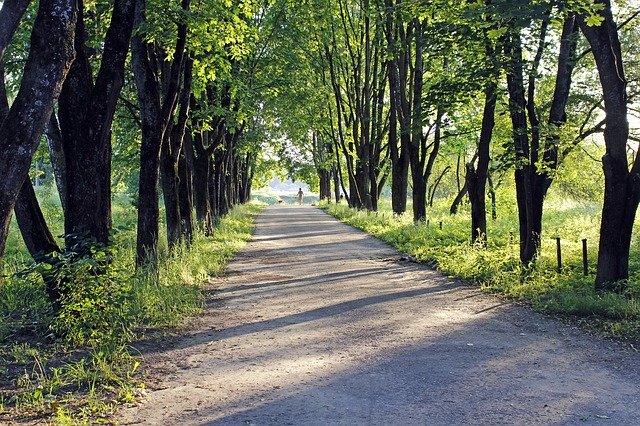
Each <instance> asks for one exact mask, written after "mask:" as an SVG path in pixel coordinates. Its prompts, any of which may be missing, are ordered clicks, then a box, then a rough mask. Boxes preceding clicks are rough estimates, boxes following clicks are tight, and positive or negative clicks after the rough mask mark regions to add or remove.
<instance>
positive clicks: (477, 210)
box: [465, 47, 497, 244]
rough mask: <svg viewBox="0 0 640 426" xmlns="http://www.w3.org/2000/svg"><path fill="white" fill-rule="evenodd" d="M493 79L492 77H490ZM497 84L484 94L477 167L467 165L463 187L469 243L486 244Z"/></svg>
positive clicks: (487, 87)
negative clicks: (466, 193)
mask: <svg viewBox="0 0 640 426" xmlns="http://www.w3.org/2000/svg"><path fill="white" fill-rule="evenodd" d="M493 53H494V52H493V48H491V47H488V48H487V57H492V55H493ZM492 77H493V76H492ZM496 90H497V84H496V82H495V81H493V80H490V81H489V82H488V83H487V85H486V87H485V92H484V109H483V112H482V127H481V129H480V139H479V140H478V165H477V167H474V164H473V161H472V162H470V163H468V164H467V166H466V168H467V174H466V177H465V186H466V187H467V188H468V189H469V202H470V203H471V241H472V242H474V243H475V242H476V241H478V240H479V239H481V240H482V242H483V243H485V244H486V242H487V207H486V197H485V193H486V184H487V175H488V173H489V162H490V161H491V157H490V148H491V137H492V135H493V127H494V125H495V109H496V100H497V96H496Z"/></svg>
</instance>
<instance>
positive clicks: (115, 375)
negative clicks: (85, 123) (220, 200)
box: [0, 198, 262, 424]
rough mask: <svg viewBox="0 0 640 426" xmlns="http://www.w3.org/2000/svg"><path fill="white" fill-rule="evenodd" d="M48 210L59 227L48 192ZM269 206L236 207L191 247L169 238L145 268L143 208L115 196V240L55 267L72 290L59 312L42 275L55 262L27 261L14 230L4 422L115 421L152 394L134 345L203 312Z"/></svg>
mask: <svg viewBox="0 0 640 426" xmlns="http://www.w3.org/2000/svg"><path fill="white" fill-rule="evenodd" d="M43 207H44V210H45V212H48V214H49V217H54V220H52V223H53V226H54V229H55V226H56V224H57V223H58V222H57V221H56V220H55V215H56V214H57V213H58V210H56V206H55V205H53V206H50V205H48V204H47V200H46V198H45V200H44V202H43ZM57 208H58V209H59V207H57ZM261 208H262V207H261V206H259V205H257V204H248V205H244V206H239V207H236V208H234V209H233V210H232V212H231V213H230V214H229V215H227V216H226V217H224V218H222V219H221V220H220V221H219V223H218V224H217V226H216V228H215V230H214V232H213V236H205V235H204V234H202V233H200V232H196V234H195V235H194V238H193V241H192V243H191V244H190V246H189V247H187V246H182V247H178V248H176V249H173V250H171V251H169V250H168V249H167V248H166V243H164V245H162V244H161V247H162V249H161V250H162V251H161V254H160V258H161V261H160V262H159V266H158V267H157V269H154V270H146V271H145V270H138V271H136V269H135V267H134V264H133V260H134V259H135V211H134V210H133V209H132V208H131V207H130V205H127V203H126V202H116V203H115V204H114V218H115V220H114V222H115V223H116V224H117V229H116V233H115V235H114V242H113V244H112V245H110V246H109V247H103V248H100V247H93V248H91V253H90V255H86V256H77V255H76V256H69V257H68V258H65V255H60V259H59V261H58V263H57V264H56V267H55V273H56V274H57V275H56V277H57V278H59V279H61V281H60V282H63V283H64V288H66V289H67V291H65V292H64V296H63V298H62V304H61V309H60V311H59V312H58V313H57V314H55V315H54V313H53V309H52V306H51V304H50V303H49V300H48V298H47V294H46V292H45V289H44V284H43V280H42V276H43V272H45V273H46V272H48V270H49V269H51V266H50V265H42V264H38V265H30V266H28V267H27V266H26V265H27V261H28V259H29V257H28V255H27V254H26V253H25V251H24V247H21V244H22V242H21V241H19V233H18V232H17V231H16V230H15V229H14V230H13V232H12V233H11V234H10V240H9V245H8V252H9V253H10V254H9V255H8V256H7V259H8V262H7V264H6V265H5V276H4V282H3V284H2V286H0V423H3V422H5V421H7V422H8V421H15V420H21V421H28V420H34V419H38V420H42V419H46V420H47V421H50V422H52V423H54V424H98V423H110V422H112V418H111V415H112V414H113V412H114V410H115V409H114V407H115V406H116V405H117V404H119V403H123V402H131V401H133V399H134V398H135V397H136V396H137V395H139V394H140V393H143V392H144V383H142V382H141V379H140V378H139V376H138V375H137V374H136V372H137V371H138V369H139V366H140V364H139V363H140V361H139V359H138V357H136V354H137V353H136V349H135V348H134V347H132V342H133V341H134V340H135V339H139V338H142V337H143V336H144V335H145V333H146V332H148V330H157V329H164V328H166V327H174V326H178V325H179V324H180V323H181V322H183V320H184V318H185V317H187V316H190V315H194V314H196V313H198V312H200V311H201V309H202V307H203V287H202V285H203V283H206V282H207V280H208V279H209V278H210V277H212V276H216V275H219V274H220V273H222V272H223V270H224V268H225V265H226V263H227V261H228V260H229V259H230V258H231V257H232V256H233V255H234V253H236V252H237V251H238V250H239V249H240V248H241V247H242V245H243V244H244V243H245V242H246V241H248V240H249V238H250V237H251V233H252V230H253V217H254V216H255V215H256V214H257V213H258V212H259V211H260V210H261ZM60 219H61V217H60ZM16 234H17V236H16ZM96 268H100V270H101V273H95V271H96ZM61 277H63V278H61Z"/></svg>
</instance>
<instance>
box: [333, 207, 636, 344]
mask: <svg viewBox="0 0 640 426" xmlns="http://www.w3.org/2000/svg"><path fill="white" fill-rule="evenodd" d="M546 206H547V210H546V213H545V218H544V226H543V229H544V231H545V235H544V236H543V237H544V238H543V245H542V253H541V256H540V258H539V259H538V261H537V263H536V265H535V267H533V268H531V269H530V270H523V269H522V268H521V266H520V263H519V260H518V245H517V235H518V232H517V218H516V216H515V208H514V207H513V206H509V205H506V206H502V208H501V209H500V210H499V212H498V220H494V221H490V223H489V226H488V246H487V247H486V248H484V247H482V246H474V245H472V244H470V232H471V223H470V222H471V221H470V219H469V217H470V214H469V212H468V207H463V208H462V210H461V211H460V212H459V213H458V215H456V216H450V215H449V214H448V204H447V203H446V202H444V201H440V202H437V203H436V205H434V207H433V208H431V209H430V210H429V212H428V216H429V222H428V224H427V223H420V224H414V223H413V221H412V218H411V215H410V213H405V214H404V215H402V216H400V217H398V216H396V215H393V214H392V212H391V208H390V205H389V201H388V200H385V201H383V202H382V203H381V206H380V208H379V211H378V212H366V211H356V210H353V209H349V208H348V207H347V206H346V205H345V204H323V205H322V208H323V209H325V210H326V211H327V212H328V213H330V214H331V215H333V216H335V217H337V218H338V219H340V220H342V221H343V222H345V223H347V224H349V225H352V226H354V227H356V228H359V229H361V230H363V231H365V232H367V233H369V234H371V235H374V236H376V237H378V238H380V239H381V240H383V241H386V242H387V243H389V244H391V245H393V246H394V247H396V248H398V249H399V250H400V251H402V252H405V253H407V254H410V255H412V256H414V257H415V258H417V259H418V260H420V261H423V262H426V263H429V264H431V265H433V266H434V267H436V268H437V269H439V270H441V271H442V272H444V273H446V274H447V275H449V276H451V277H455V278H459V279H462V280H466V281H468V282H471V283H474V284H477V285H479V286H481V288H482V289H484V290H487V291H491V292H496V293H500V294H503V295H506V296H508V297H512V298H515V299H517V300H520V301H523V302H526V303H528V304H530V305H531V306H532V307H533V308H535V309H536V310H539V311H542V312H546V313H550V314H555V315H562V316H567V317H572V318H574V319H577V321H578V322H581V323H583V324H585V325H587V326H588V327H590V328H593V329H596V330H598V331H600V332H604V333H605V334H606V335H609V336H616V337H620V338H628V339H633V340H638V339H640V298H639V296H640V268H639V266H640V265H638V258H639V256H638V255H639V254H640V250H639V249H640V247H639V244H638V239H637V238H635V239H634V243H633V247H632V254H631V258H632V262H631V265H630V269H631V277H630V280H629V282H628V286H627V289H626V291H625V292H624V293H622V294H611V293H599V292H596V291H595V290H594V285H593V280H594V276H593V272H594V271H593V269H594V267H595V262H596V248H597V238H598V235H597V231H598V228H599V220H600V219H599V213H598V209H597V206H594V205H592V204H586V203H579V202H570V201H566V200H562V201H560V200H558V201H553V200H551V201H548V202H547V203H546ZM408 210H409V211H411V206H409V208H408ZM636 235H637V234H636ZM555 237H560V238H561V241H562V257H563V267H562V270H561V271H559V272H558V270H557V262H556V251H555ZM583 238H587V240H588V244H589V247H590V250H589V265H590V271H589V275H588V276H584V275H583V269H582V239H583Z"/></svg>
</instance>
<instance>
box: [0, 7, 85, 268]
mask: <svg viewBox="0 0 640 426" xmlns="http://www.w3.org/2000/svg"><path fill="white" fill-rule="evenodd" d="M75 24H76V12H75V2H74V1H71V0H42V1H40V4H39V8H38V14H37V16H36V19H35V22H34V25H33V31H32V33H31V45H30V50H29V56H28V58H27V63H26V66H25V69H24V73H23V75H22V81H21V84H20V89H19V91H18V94H17V96H16V98H15V100H14V102H13V104H12V105H11V109H10V110H9V112H8V115H7V117H6V119H5V120H4V121H3V122H2V123H1V124H0V152H3V153H4V155H2V156H0V176H2V177H3V178H2V180H1V181H0V258H1V256H2V255H3V254H4V249H5V244H6V239H7V234H8V231H9V222H10V219H11V212H12V211H13V208H14V205H15V203H16V199H17V198H18V193H19V192H20V189H21V187H22V185H23V183H24V181H25V179H26V178H27V175H28V172H29V166H30V164H31V159H32V157H33V154H34V152H35V150H36V148H37V146H38V143H39V141H40V137H41V135H42V133H43V132H44V129H45V127H46V125H47V121H48V120H49V117H50V116H51V113H52V111H53V106H54V103H55V101H56V99H57V98H58V96H59V95H60V91H61V89H62V82H63V81H64V79H65V77H66V75H67V73H68V71H69V68H70V65H71V62H72V61H73V58H74V49H73V35H74V31H75ZM3 25H4V23H3Z"/></svg>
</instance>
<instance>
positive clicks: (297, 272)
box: [122, 206, 640, 425]
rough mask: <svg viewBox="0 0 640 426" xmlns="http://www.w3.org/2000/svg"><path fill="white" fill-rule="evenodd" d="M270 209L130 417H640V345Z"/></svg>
mask: <svg viewBox="0 0 640 426" xmlns="http://www.w3.org/2000/svg"><path fill="white" fill-rule="evenodd" d="M399 258H400V254H399V253H398V252H396V251H395V250H393V249H392V248H390V247H389V246H387V245H386V244H384V243H382V242H380V241H379V240H376V239H374V238H372V237H369V236H366V235H365V234H363V233H361V232H359V231H356V230H353V229H352V228H350V227H348V226H346V225H343V224H341V223H339V222H337V221H336V220H334V219H333V218H331V217H329V216H327V215H326V214H324V213H323V212H321V211H319V210H317V209H315V208H312V207H306V206H302V207H292V206H283V207H280V206H278V207H270V208H268V209H267V210H265V212H264V213H263V214H262V215H261V216H259V218H258V220H257V228H256V233H255V237H254V239H253V241H252V242H251V243H250V244H249V245H248V246H247V247H246V249H245V250H244V251H243V252H242V253H240V255H239V256H238V257H237V259H236V260H235V261H233V262H232V263H231V264H230V265H229V269H228V274H227V276H226V277H225V278H223V279H220V280H218V281H216V282H215V283H213V285H212V288H211V292H210V294H209V295H208V300H207V310H206V312H205V313H204V314H203V316H202V317H200V318H198V319H196V320H194V321H193V322H192V324H191V325H190V328H189V329H188V330H187V333H186V334H185V335H184V336H182V337H180V338H177V339H176V340H175V341H173V342H171V344H170V345H169V347H166V348H163V347H162V346H159V345H156V346H154V347H152V348H151V349H147V350H146V353H145V354H144V357H145V359H146V361H147V362H148V363H150V364H151V365H153V366H155V367H154V368H153V369H152V371H151V374H150V380H149V387H150V390H149V393H148V396H147V398H146V399H145V400H144V401H143V402H142V403H141V404H140V406H138V407H132V408H129V409H126V410H124V412H123V417H122V422H123V423H126V424H149V425H208V424H231V425H246V424H278V425H287V424H295V425H302V424H304V425H307V424H310V425H326V424H348V425H352V424H380V425H389V424H398V425H406V424H428V425H439V424H442V425H449V424H608V425H623V424H628V425H632V424H635V425H637V424H640V405H639V404H638V400H639V399H640V355H638V354H637V353H635V352H633V351H631V350H626V349H623V348H620V347H618V346H617V345H616V344H613V343H610V342H603V341H600V340H598V339H596V338H593V337H590V336H588V335H586V334H584V333H583V332H581V331H579V330H577V329H575V328H572V327H570V326H567V325H563V324H561V323H559V322H557V321H554V320H552V319H549V318H546V317H544V316H542V315H539V314H536V313H533V312H532V311H531V310H530V309H528V308H525V307H520V306H514V305H513V304H511V303H505V302H504V301H502V300H500V299H498V298H495V297H492V296H488V295H484V294H481V293H480V292H478V291H477V290H475V289H472V288H469V287H466V286H463V285H460V284H459V283H457V282H456V281H453V280H450V279H447V278H446V277H443V276H442V275H441V274H439V273H437V272H434V271H431V270H429V269H428V268H426V267H424V266H422V265H418V264H415V263H411V262H406V261H400V260H399Z"/></svg>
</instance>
